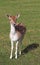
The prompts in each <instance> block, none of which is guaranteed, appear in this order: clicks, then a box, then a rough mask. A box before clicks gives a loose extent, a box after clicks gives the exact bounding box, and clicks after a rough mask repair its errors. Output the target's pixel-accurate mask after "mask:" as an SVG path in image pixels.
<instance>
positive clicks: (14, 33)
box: [7, 14, 26, 59]
mask: <svg viewBox="0 0 40 65" xmlns="http://www.w3.org/2000/svg"><path fill="white" fill-rule="evenodd" d="M7 17H8V19H9V22H10V34H9V35H10V40H11V54H10V59H12V58H13V48H14V42H16V43H15V45H16V48H15V59H17V58H18V45H19V55H21V44H22V40H23V38H24V35H25V32H26V26H24V25H23V24H22V23H17V22H16V20H17V19H18V18H19V17H20V14H17V15H16V16H10V15H7Z"/></svg>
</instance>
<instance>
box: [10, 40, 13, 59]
mask: <svg viewBox="0 0 40 65" xmlns="http://www.w3.org/2000/svg"><path fill="white" fill-rule="evenodd" d="M12 53H13V41H11V55H10V59H12Z"/></svg>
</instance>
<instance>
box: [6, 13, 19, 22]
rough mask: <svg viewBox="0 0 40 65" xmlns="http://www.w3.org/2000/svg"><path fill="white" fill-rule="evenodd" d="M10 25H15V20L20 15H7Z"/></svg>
mask: <svg viewBox="0 0 40 65" xmlns="http://www.w3.org/2000/svg"><path fill="white" fill-rule="evenodd" d="M7 17H8V19H9V21H10V23H16V20H17V19H18V18H19V17H20V14H17V15H16V16H10V15H7Z"/></svg>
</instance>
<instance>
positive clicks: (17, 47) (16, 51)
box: [15, 41, 18, 59]
mask: <svg viewBox="0 0 40 65" xmlns="http://www.w3.org/2000/svg"><path fill="white" fill-rule="evenodd" d="M17 50H18V41H17V43H16V51H15V59H17Z"/></svg>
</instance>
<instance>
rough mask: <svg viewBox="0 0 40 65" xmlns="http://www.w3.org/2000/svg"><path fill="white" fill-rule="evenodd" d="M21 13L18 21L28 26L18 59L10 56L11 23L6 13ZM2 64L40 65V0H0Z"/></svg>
mask: <svg viewBox="0 0 40 65" xmlns="http://www.w3.org/2000/svg"><path fill="white" fill-rule="evenodd" d="M17 13H20V15H21V16H20V18H19V19H18V20H17V22H22V23H24V24H25V26H26V28H27V32H26V34H25V37H24V40H23V43H22V50H23V52H24V54H22V55H21V56H20V57H19V58H18V59H17V60H15V58H13V59H12V60H10V59H9V56H10V44H11V43H10V39H9V31H10V25H9V20H8V18H7V16H6V14H10V15H16V14H17ZM0 65H40V0H0Z"/></svg>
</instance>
